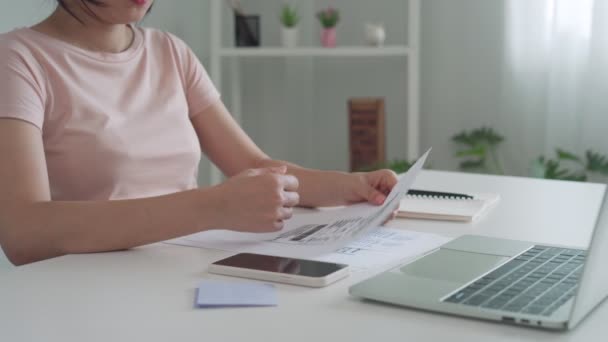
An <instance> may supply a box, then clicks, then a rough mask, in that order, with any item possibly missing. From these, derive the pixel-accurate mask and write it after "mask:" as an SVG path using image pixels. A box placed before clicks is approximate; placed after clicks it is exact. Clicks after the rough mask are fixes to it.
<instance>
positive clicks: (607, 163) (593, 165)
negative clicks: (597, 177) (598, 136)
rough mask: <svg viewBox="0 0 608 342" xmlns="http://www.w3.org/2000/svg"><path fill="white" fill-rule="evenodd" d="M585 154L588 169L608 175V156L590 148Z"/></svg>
mask: <svg viewBox="0 0 608 342" xmlns="http://www.w3.org/2000/svg"><path fill="white" fill-rule="evenodd" d="M585 156H586V158H587V167H586V169H587V170H588V171H590V172H597V173H600V174H602V175H608V157H606V156H605V155H601V154H599V153H595V152H593V151H591V150H588V151H587V152H586V154H585Z"/></svg>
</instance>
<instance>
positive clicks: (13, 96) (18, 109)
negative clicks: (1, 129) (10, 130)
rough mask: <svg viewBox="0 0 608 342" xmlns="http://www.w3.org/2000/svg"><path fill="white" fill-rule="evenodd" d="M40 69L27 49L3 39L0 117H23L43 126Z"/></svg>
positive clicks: (38, 125) (0, 69) (43, 95)
mask: <svg viewBox="0 0 608 342" xmlns="http://www.w3.org/2000/svg"><path fill="white" fill-rule="evenodd" d="M37 71H39V66H38V65H37V63H36V61H35V60H34V58H33V57H32V56H31V55H30V54H29V53H28V52H27V50H26V49H22V48H21V47H20V46H19V45H18V44H16V43H13V42H7V41H3V40H2V39H0V118H13V119H19V120H24V121H27V122H30V123H32V124H33V125H35V126H36V127H38V128H40V129H42V126H43V122H44V104H45V97H46V94H44V87H43V86H42V84H41V82H42V80H41V77H40V75H39V73H38V72H37ZM37 74H38V75H37Z"/></svg>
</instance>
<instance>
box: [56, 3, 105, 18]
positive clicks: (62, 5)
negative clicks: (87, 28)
mask: <svg viewBox="0 0 608 342" xmlns="http://www.w3.org/2000/svg"><path fill="white" fill-rule="evenodd" d="M80 2H81V3H82V6H83V7H84V8H85V10H86V11H87V12H88V13H89V14H90V15H91V16H93V17H95V18H97V15H96V14H95V12H94V11H93V10H92V9H91V7H90V5H94V6H105V4H104V3H103V1H100V0H80ZM57 3H59V6H61V7H62V8H63V9H64V10H66V12H68V13H69V14H70V15H71V16H72V17H74V18H75V19H76V20H78V21H79V22H80V23H81V24H84V22H83V21H82V19H80V18H78V16H77V15H76V14H74V12H72V10H71V9H70V8H69V7H68V6H67V5H66V4H65V1H64V0H57Z"/></svg>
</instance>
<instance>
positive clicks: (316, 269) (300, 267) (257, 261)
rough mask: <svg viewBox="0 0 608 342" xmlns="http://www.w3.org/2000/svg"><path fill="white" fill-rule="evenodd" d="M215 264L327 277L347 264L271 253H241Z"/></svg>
mask: <svg viewBox="0 0 608 342" xmlns="http://www.w3.org/2000/svg"><path fill="white" fill-rule="evenodd" d="M214 264H215V265H222V266H231V267H239V268H248V269H253V270H259V271H268V272H275V273H284V274H295V275H301V276H305V277H325V276H327V275H329V274H332V273H334V272H335V271H338V270H340V269H343V268H345V267H347V265H342V264H335V263H331V262H325V261H314V260H303V259H292V258H283V257H277V256H270V255H261V254H250V253H241V254H237V255H233V256H231V257H229V258H226V259H222V260H220V261H216V262H214Z"/></svg>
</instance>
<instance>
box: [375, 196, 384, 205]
mask: <svg viewBox="0 0 608 342" xmlns="http://www.w3.org/2000/svg"><path fill="white" fill-rule="evenodd" d="M374 202H376V203H378V204H382V203H384V196H382V195H377V196H376V198H374Z"/></svg>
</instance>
